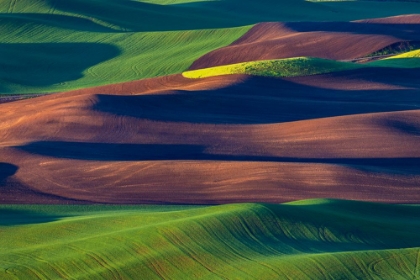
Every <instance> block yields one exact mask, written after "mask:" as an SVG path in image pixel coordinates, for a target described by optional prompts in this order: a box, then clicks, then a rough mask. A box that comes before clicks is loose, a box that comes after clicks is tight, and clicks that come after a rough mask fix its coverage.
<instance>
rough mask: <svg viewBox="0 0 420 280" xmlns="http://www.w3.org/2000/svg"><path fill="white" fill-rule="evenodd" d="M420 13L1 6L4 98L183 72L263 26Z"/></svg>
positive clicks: (43, 3) (155, 5)
mask: <svg viewBox="0 0 420 280" xmlns="http://www.w3.org/2000/svg"><path fill="white" fill-rule="evenodd" d="M416 12H420V4H419V3H412V2H404V3H395V2H386V1H385V2H384V1H379V2H366V1H359V2H334V3H333V2H331V3H311V2H307V1H303V0H280V1H279V0H263V1H251V0H249V1H242V0H241V1H240V0H219V1H191V0H159V1H150V0H148V1H139V0H137V1H128V0H100V1H99V0H19V1H16V0H0V34H1V38H0V54H1V56H0V94H1V93H40V92H55V91H64V90H70V89H76V88H83V87H90V86H96V85H103V84H112V83H118V82H125V81H132V80H137V79H143V78H150V77H156V76H164V75H169V74H175V73H182V71H185V70H187V69H188V67H189V66H190V65H191V64H192V63H193V61H195V60H196V59H197V58H199V57H200V56H202V55H204V54H206V53H208V52H210V51H212V50H214V49H217V48H220V47H223V46H226V45H229V44H230V43H232V42H233V41H235V40H236V39H238V38H239V37H241V36H242V35H243V34H245V33H246V32H247V31H248V30H249V29H250V28H251V26H252V25H253V24H255V23H258V22H266V21H347V20H355V19H363V18H372V17H384V16H392V15H401V14H409V13H410V14H411V13H416ZM69 44H74V45H73V46H74V48H69ZM44 46H47V47H46V48H45V49H44V48H43V47H44ZM81 49H82V51H81ZM49 53H50V54H51V56H50V55H48V54H49ZM86 57H87V58H88V59H86Z"/></svg>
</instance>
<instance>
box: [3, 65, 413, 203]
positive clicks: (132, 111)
mask: <svg viewBox="0 0 420 280" xmlns="http://www.w3.org/2000/svg"><path fill="white" fill-rule="evenodd" d="M395 71H399V72H397V73H396V72H395ZM419 74H420V73H419V71H413V70H410V71H406V70H385V69H382V70H379V69H378V70H377V71H372V70H362V71H360V70H359V71H351V72H342V73H338V74H329V75H319V76H312V77H300V78H292V79H271V78H257V77H245V76H226V77H216V78H211V79H203V80H187V79H185V78H182V77H181V76H178V75H176V76H169V77H165V78H156V79H150V80H144V81H138V82H133V83H131V84H125V85H112V86H108V87H101V88H96V89H88V90H80V91H75V92H69V93H63V94H56V95H50V96H45V97H39V98H34V99H29V100H23V101H16V102H12V103H5V104H1V105H0V143H1V146H0V155H1V160H0V161H1V162H2V163H1V164H0V167H1V170H2V171H1V172H0V181H1V187H0V198H1V199H0V200H1V202H3V203H22V202H23V203H25V202H26V203H42V202H50V203H74V202H77V201H78V202H101V203H224V202H244V201H264V202H281V201H289V200H295V199H303V198H310V197H311V198H312V197H334V198H346V199H360V200H371V201H387V202H401V203H408V202H419V201H420V192H419V186H420V168H419V166H420V149H419V147H420V137H419V136H420V110H417V109H418V106H419V105H420V91H419V88H420V82H419V81H418V79H415V77H416V76H418V75H419ZM391 77H392V78H391ZM396 77H398V78H396Z"/></svg>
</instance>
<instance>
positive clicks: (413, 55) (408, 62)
mask: <svg viewBox="0 0 420 280" xmlns="http://www.w3.org/2000/svg"><path fill="white" fill-rule="evenodd" d="M369 64H370V65H372V66H381V67H394V68H419V67H420V50H414V51H409V52H406V53H402V54H399V55H394V56H391V57H387V58H384V59H381V60H378V61H374V62H371V63H369Z"/></svg>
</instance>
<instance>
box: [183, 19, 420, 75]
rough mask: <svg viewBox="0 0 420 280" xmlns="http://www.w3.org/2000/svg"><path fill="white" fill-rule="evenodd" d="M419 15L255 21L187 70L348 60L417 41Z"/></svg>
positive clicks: (419, 27) (419, 29)
mask: <svg viewBox="0 0 420 280" xmlns="http://www.w3.org/2000/svg"><path fill="white" fill-rule="evenodd" d="M419 35H420V15H407V16H398V17H390V18H383V19H370V20H361V21H354V22H334V23H331V22H289V23H278V22H271V23H259V24H257V25H256V26H254V27H253V28H251V30H250V31H248V32H247V33H246V34H245V35H244V36H242V37H241V38H240V39H238V40H237V41H236V42H234V43H233V44H231V45H230V46H227V47H224V48H220V49H217V50H215V51H212V52H210V53H208V54H206V55H204V56H202V57H201V58H199V59H198V60H196V61H195V62H194V63H193V64H192V65H191V67H190V69H201V68H207V67H212V66H219V65H227V64H233V63H239V62H246V61H254V60H265V59H278V58H289V57H298V56H309V57H319V58H327V59H334V60H352V59H355V58H359V57H363V56H366V55H368V54H371V53H373V52H375V51H378V50H380V49H382V48H384V47H387V46H389V45H392V44H394V43H397V42H406V41H418V40H419V38H420V36H419Z"/></svg>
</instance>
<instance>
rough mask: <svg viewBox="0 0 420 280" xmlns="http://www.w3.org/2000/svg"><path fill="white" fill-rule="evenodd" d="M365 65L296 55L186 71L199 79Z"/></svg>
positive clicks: (327, 70) (305, 72) (283, 74)
mask: <svg viewBox="0 0 420 280" xmlns="http://www.w3.org/2000/svg"><path fill="white" fill-rule="evenodd" d="M362 67H364V66H363V65H361V64H354V63H350V62H338V61H334V60H328V59H322V58H312V57H294V58H286V59H274V60H260V61H251V62H244V63H236V64H231V65H223V66H216V67H210V68H205V69H199V70H191V71H185V72H183V73H182V75H183V76H184V77H185V78H191V79H198V78H207V77H213V76H221V75H229V74H247V75H255V76H268V77H296V76H309V75H316V74H326V73H331V72H338V71H345V70H351V69H358V68H362Z"/></svg>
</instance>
